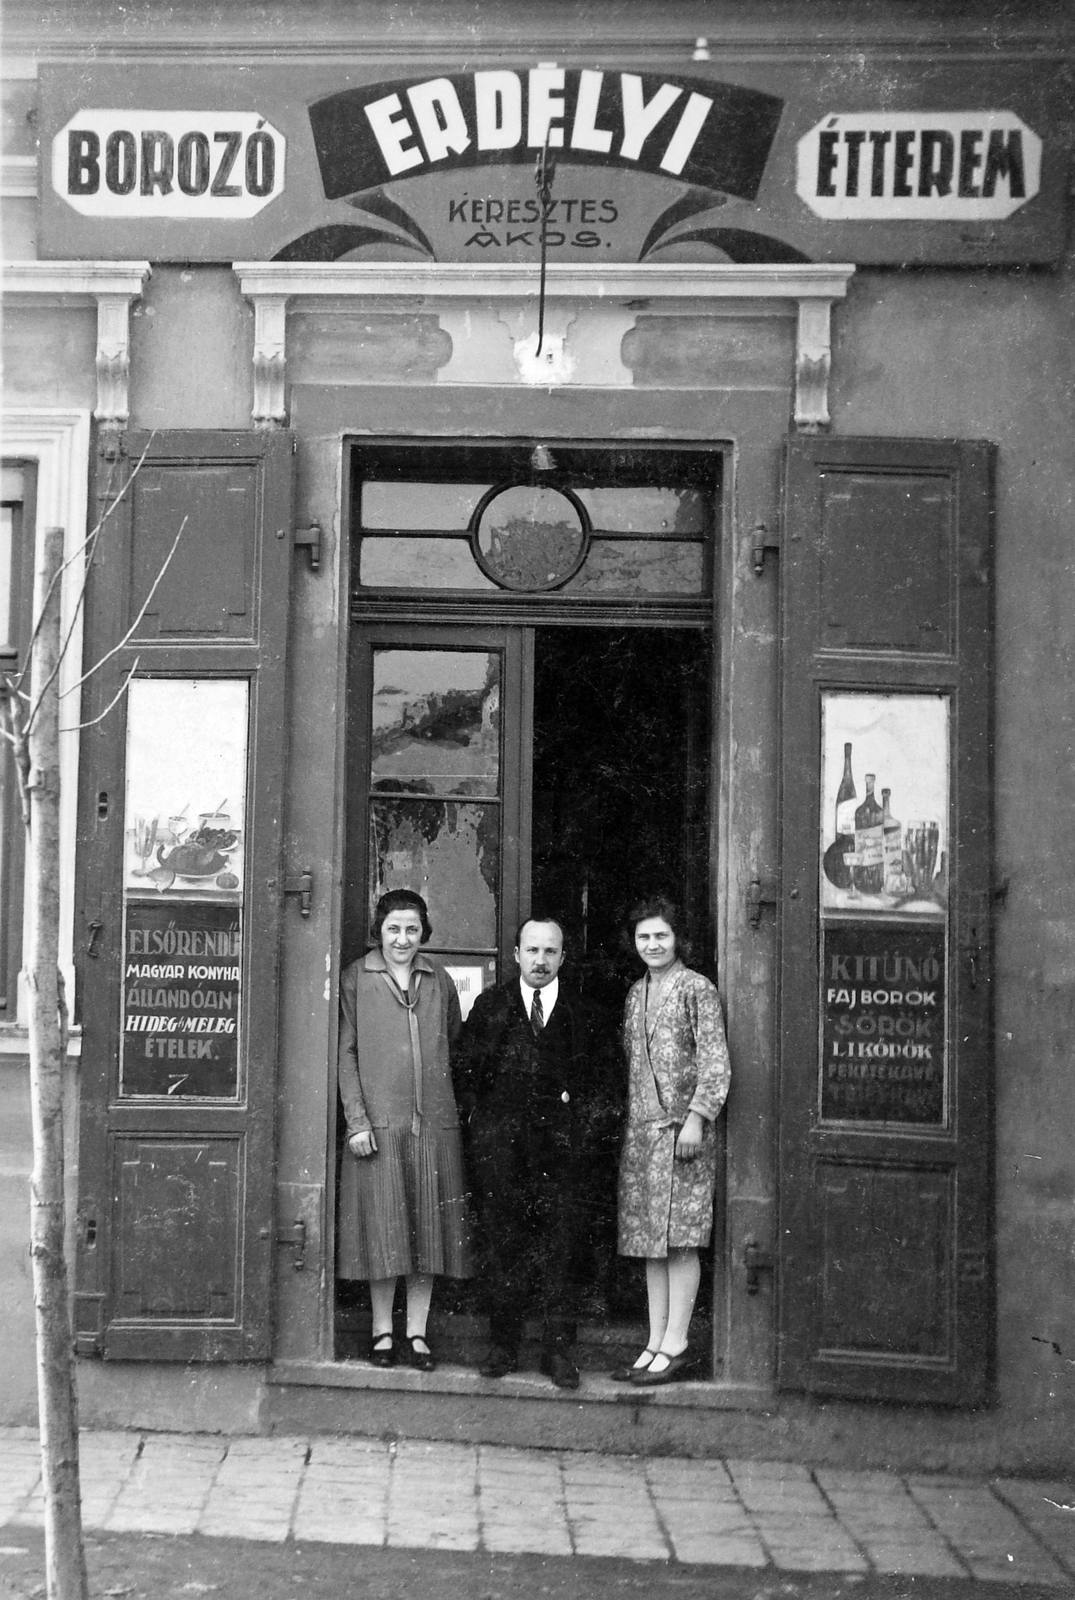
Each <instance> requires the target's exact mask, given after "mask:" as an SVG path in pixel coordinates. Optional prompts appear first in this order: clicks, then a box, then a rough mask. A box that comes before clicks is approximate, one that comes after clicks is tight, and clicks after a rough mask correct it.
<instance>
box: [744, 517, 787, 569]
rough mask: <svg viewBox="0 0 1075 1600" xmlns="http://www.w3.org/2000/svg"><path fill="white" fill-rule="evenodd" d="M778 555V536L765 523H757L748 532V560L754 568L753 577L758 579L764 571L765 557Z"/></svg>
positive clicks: (777, 533) (775, 531)
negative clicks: (770, 554)
mask: <svg viewBox="0 0 1075 1600" xmlns="http://www.w3.org/2000/svg"><path fill="white" fill-rule="evenodd" d="M770 552H772V554H773V555H774V556H775V555H779V553H780V534H779V532H778V531H777V530H775V529H771V528H770V527H769V524H768V523H767V522H762V521H760V520H759V521H758V522H756V523H755V524H754V526H753V528H751V530H750V559H751V562H752V564H753V567H754V575H755V577H758V578H760V577H761V575H762V573H763V572H764V571H765V557H766V556H767V555H768V554H769V553H770Z"/></svg>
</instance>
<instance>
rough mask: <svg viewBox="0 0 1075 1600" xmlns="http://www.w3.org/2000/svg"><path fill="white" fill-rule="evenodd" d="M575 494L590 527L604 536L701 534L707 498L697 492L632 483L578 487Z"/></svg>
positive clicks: (703, 532)
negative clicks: (591, 524)
mask: <svg viewBox="0 0 1075 1600" xmlns="http://www.w3.org/2000/svg"><path fill="white" fill-rule="evenodd" d="M575 493H576V494H577V495H578V497H579V499H580V500H581V501H582V503H583V505H584V506H585V507H586V509H587V511H588V512H589V513H590V521H591V522H592V523H593V525H594V528H595V529H599V530H602V531H604V532H606V533H648V534H655V533H660V534H678V535H679V536H680V537H681V538H682V537H684V536H686V535H689V534H692V533H693V534H695V535H696V536H697V537H698V538H699V539H701V538H702V537H703V536H704V535H705V531H706V526H707V523H706V507H707V497H706V495H705V494H704V493H703V492H702V490H701V489H664V488H660V487H659V486H658V485H656V484H653V485H649V484H639V483H636V484H632V485H631V487H630V488H623V489H619V488H617V489H612V488H606V487H604V486H602V487H601V488H599V489H583V488H581V487H580V488H577V489H576V490H575ZM710 498H711V496H710Z"/></svg>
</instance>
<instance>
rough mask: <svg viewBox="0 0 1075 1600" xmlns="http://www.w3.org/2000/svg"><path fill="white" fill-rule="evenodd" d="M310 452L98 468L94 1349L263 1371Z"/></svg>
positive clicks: (262, 444) (89, 979) (104, 457)
mask: <svg viewBox="0 0 1075 1600" xmlns="http://www.w3.org/2000/svg"><path fill="white" fill-rule="evenodd" d="M292 454H293V446H292V439H291V436H290V435H287V434H280V433H252V432H251V433H245V432H244V433H215V432H214V433H209V432H204V433H203V432H155V433H152V434H147V433H129V434H126V435H121V436H120V437H119V439H118V441H117V440H114V439H113V440H106V441H104V442H103V443H102V445H101V447H100V449H99V452H98V457H97V463H96V467H97V471H96V511H97V516H98V517H100V516H102V515H105V514H106V513H107V516H106V520H105V521H104V523H103V525H102V527H101V531H100V534H99V536H98V537H97V538H96V541H95V544H94V546H93V551H92V562H91V566H90V572H89V581H88V585H87V598H86V648H85V661H86V668H87V669H88V668H89V667H91V666H92V665H93V664H94V663H95V662H98V661H100V660H102V659H103V658H105V657H108V655H109V652H110V651H115V652H116V653H115V654H114V655H112V656H111V657H110V658H109V659H108V661H107V664H106V665H105V666H104V667H103V668H102V670H100V671H98V672H96V673H95V674H94V675H93V676H92V677H91V678H90V679H89V681H88V683H87V685H86V689H85V691H84V693H85V699H84V703H83V710H82V716H83V721H84V723H87V724H89V726H87V727H86V729H85V731H84V733H83V735H82V761H81V769H82V770H81V783H80V826H79V840H80V860H79V877H80V897H79V909H78V913H77V916H76V955H77V957H78V959H79V980H80V981H79V991H80V1008H81V1020H82V1025H83V1044H82V1071H81V1133H80V1140H81V1147H80V1173H79V1215H78V1246H79V1250H78V1278H77V1292H76V1342H77V1348H78V1350H79V1352H80V1353H82V1354H84V1355H89V1354H103V1355H104V1356H108V1357H117V1358H124V1359H153V1360H176V1361H190V1360H196V1361H231V1360H244V1359H245V1360H250V1359H258V1358H264V1357H266V1356H267V1355H268V1354H269V1349H270V1337H271V1316H270V1287H271V1282H272V1270H273V1253H274V1247H275V1245H274V1227H273V1215H272V1200H273V1165H274V1124H275V1077H276V1040H277V1016H276V1009H277V1008H276V994H277V966H278V944H279V919H280V912H281V895H282V889H283V885H282V882H281V859H280V856H281V838H282V822H283V818H282V814H281V813H282V804H283V790H284V759H285V731H286V700H285V677H284V674H285V655H286V640H287V618H288V589H289V580H290V561H291V549H292V513H291V480H292ZM120 489H123V490H124V492H123V493H122V496H121V498H119V499H118V501H117V500H116V494H117V492H118V491H119V490H120ZM180 529H181V530H182V531H181V532H180ZM177 534H178V535H179V539H178V543H177V544H176V543H175V540H176V536H177ZM173 544H174V545H175V549H174V554H173V555H172V558H171V560H170V561H169V562H168V565H167V569H166V571H165V572H164V576H163V578H162V579H161V581H160V582H159V584H158V585H157V588H156V590H155V592H154V593H153V594H152V597H151V598H150V599H149V603H148V605H147V606H146V609H145V614H144V616H143V618H142V620H141V622H140V624H139V626H138V627H137V628H136V630H135V632H134V635H133V637H132V638H131V639H129V640H128V641H127V642H126V643H124V642H123V641H124V637H125V635H126V633H127V631H128V630H129V629H130V628H131V626H132V624H133V623H134V622H135V620H136V618H137V617H138V614H139V611H140V609H141V607H142V606H143V603H144V602H145V601H146V599H147V596H149V595H150V591H151V589H152V586H153V584H154V581H155V579H156V578H157V576H158V575H159V574H160V572H161V570H162V568H163V567H164V564H165V561H166V558H168V556H169V552H170V551H171V550H172V548H173ZM117 647H118V649H117ZM136 662H137V665H136V666H135V663H136ZM132 667H134V668H135V677H134V680H133V682H132V684H131V686H130V688H129V689H128V691H127V692H126V693H125V694H122V695H120V698H119V699H118V700H117V702H116V704H115V705H114V706H113V708H112V709H111V710H110V711H107V714H106V715H104V716H103V717H102V713H104V712H105V711H106V708H107V707H108V706H109V705H110V703H111V702H112V700H113V698H114V697H115V696H116V695H117V693H118V692H119V691H120V689H121V687H122V685H123V682H124V679H125V678H126V676H127V674H128V672H129V671H130V670H131V668H132ZM199 697H200V698H199ZM158 705H159V706H160V708H161V714H160V716H159V717H156V718H155V717H154V714H153V713H154V708H155V707H157V706H158ZM191 706H193V707H194V714H193V716H192V715H191V712H190V708H191ZM203 706H204V710H205V714H204V737H202V736H201V735H200V734H199V732H198V712H199V709H200V708H202V707H203ZM175 707H179V708H181V709H182V716H179V715H178V713H176V712H175V710H174V708H175ZM236 707H238V708H239V709H238V710H236V709H235V708H236ZM168 708H173V709H172V710H171V711H169V709H168ZM221 708H224V709H223V710H222V709H221ZM225 712H226V713H227V715H226V716H225ZM172 716H174V718H175V720H174V721H172V722H171V723H170V722H169V718H170V717H172ZM98 717H101V720H100V721H95V720H94V719H96V718H98ZM229 719H230V720H229ZM225 723H226V724H227V726H226V727H225ZM240 723H242V724H244V726H242V727H239V732H238V733H237V732H236V728H237V726H238V725H239V724H240ZM129 725H130V727H132V728H134V730H135V732H134V734H132V735H131V737H130V738H129V737H128V734H129ZM139 729H140V730H141V732H139V731H138V730H139ZM225 734H226V737H225ZM135 735H137V739H136V738H135ZM138 740H141V741H142V742H141V744H139V743H138ZM132 741H134V742H132ZM147 741H148V743H147ZM147 749H149V752H150V753H149V754H146V753H145V751H146V750H147ZM162 751H163V757H162ZM128 756H130V770H129V771H128V765H127V764H128ZM229 761H230V762H231V769H230V772H231V776H230V778H229V788H228V790H227V791H225V792H224V793H214V792H213V787H214V786H213V781H212V775H213V774H215V772H217V771H218V770H219V771H221V772H223V771H225V770H228V768H227V762H229ZM154 763H155V765H154ZM214 763H216V764H215V765H214ZM222 763H223V764H222ZM236 769H237V772H236ZM244 769H245V770H244ZM154 773H155V774H156V776H155V777H154V776H153V775H154ZM207 773H208V774H209V776H207ZM150 780H152V781H150ZM244 781H245V794H243V795H241V796H240V795H237V794H236V793H234V792H232V791H233V790H234V789H235V788H236V787H237V786H241V785H242V784H243V783H244ZM132 784H134V785H136V786H137V785H140V786H141V787H140V788H137V787H136V788H132V787H131V786H132ZM154 784H155V785H156V788H154V787H153V785H154ZM219 786H220V787H221V788H223V779H222V780H221V784H220V785H219ZM182 794H186V795H187V797H188V805H187V806H186V807H184V805H183V802H182V799H181V798H180V796H181V795H182ZM128 800H130V802H131V806H133V807H134V808H135V809H136V810H138V811H139V813H140V814H139V815H138V816H137V817H135V816H134V815H133V813H132V811H131V806H129V805H128V804H127V802H128ZM214 808H215V810H214ZM169 811H174V813H175V814H174V815H171V816H169V815H167V814H166V813H168V812H169ZM195 812H197V813H198V814H199V815H201V814H204V817H205V820H204V821H199V820H198V817H197V816H196V815H195ZM132 850H134V851H135V853H136V854H135V864H134V868H133V869H132V854H131V853H132ZM138 852H144V854H138ZM139 862H140V863H141V864H140V865H139V864H138V863H139Z"/></svg>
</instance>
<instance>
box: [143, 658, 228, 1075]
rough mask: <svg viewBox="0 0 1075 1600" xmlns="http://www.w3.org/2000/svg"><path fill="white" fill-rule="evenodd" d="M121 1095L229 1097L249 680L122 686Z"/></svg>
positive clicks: (163, 681)
mask: <svg viewBox="0 0 1075 1600" xmlns="http://www.w3.org/2000/svg"><path fill="white" fill-rule="evenodd" d="M127 694H128V701H129V706H128V713H127V793H126V815H125V830H124V844H125V849H124V863H123V891H124V966H123V979H124V981H123V991H122V994H123V1000H122V1011H123V1016H122V1028H121V1037H122V1046H121V1054H120V1094H121V1095H122V1096H123V1097H124V1098H130V1097H132V1096H138V1095H149V1096H159V1097H162V1098H163V1097H169V1098H172V1099H186V1098H188V1097H190V1096H195V1097H202V1098H211V1099H225V1100H227V1099H235V1098H236V1097H237V1096H238V1094H239V1087H240V1086H239V1059H240V1057H239V1043H240V1039H239V1021H240V1002H241V990H242V983H241V980H242V915H243V879H244V855H245V849H244V844H245V821H246V766H247V699H248V685H247V682H246V680H245V679H233V678H136V679H135V680H134V681H133V682H132V684H131V686H130V688H129V689H128V691H127Z"/></svg>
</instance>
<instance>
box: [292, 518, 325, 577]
mask: <svg viewBox="0 0 1075 1600" xmlns="http://www.w3.org/2000/svg"><path fill="white" fill-rule="evenodd" d="M292 544H293V545H294V546H295V549H296V550H305V551H306V554H307V556H308V557H309V560H310V571H311V572H320V571H321V524H320V523H319V522H311V524H310V526H309V527H308V528H296V529H295V532H294V535H293V537H292Z"/></svg>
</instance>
